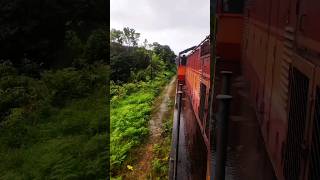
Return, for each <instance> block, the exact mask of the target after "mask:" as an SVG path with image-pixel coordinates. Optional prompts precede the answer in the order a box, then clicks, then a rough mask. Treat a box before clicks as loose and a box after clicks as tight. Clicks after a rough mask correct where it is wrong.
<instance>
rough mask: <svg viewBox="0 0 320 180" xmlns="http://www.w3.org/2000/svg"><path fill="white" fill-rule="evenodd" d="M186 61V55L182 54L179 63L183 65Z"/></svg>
mask: <svg viewBox="0 0 320 180" xmlns="http://www.w3.org/2000/svg"><path fill="white" fill-rule="evenodd" d="M186 63H187V57H186V56H185V55H183V56H182V57H181V65H182V66H185V65H186Z"/></svg>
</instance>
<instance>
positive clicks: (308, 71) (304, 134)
mask: <svg viewBox="0 0 320 180" xmlns="http://www.w3.org/2000/svg"><path fill="white" fill-rule="evenodd" d="M314 72H315V66H314V65H313V64H311V63H309V62H308V61H306V60H305V59H303V58H302V57H300V56H297V55H293V61H292V65H291V67H290V78H289V109H288V110H289V112H288V129H287V140H286V149H285V152H284V153H285V154H284V169H283V174H284V177H285V179H286V180H300V179H302V177H303V176H304V175H303V174H304V172H305V167H306V162H307V152H308V148H307V147H308V143H307V142H308V126H309V123H310V121H309V119H310V113H311V102H312V101H311V98H310V97H312V94H313V88H312V87H313V81H314Z"/></svg>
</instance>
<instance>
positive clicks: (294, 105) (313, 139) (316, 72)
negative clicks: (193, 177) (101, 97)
mask: <svg viewBox="0 0 320 180" xmlns="http://www.w3.org/2000/svg"><path fill="white" fill-rule="evenodd" d="M212 3H215V7H216V13H215V14H214V17H213V18H214V19H216V23H215V27H212V28H215V29H216V32H215V34H214V37H215V38H214V39H215V42H214V43H215V49H214V50H215V51H214V52H215V53H214V54H211V53H210V42H209V37H207V38H206V39H205V40H204V41H203V42H201V43H200V45H198V46H197V47H195V48H193V51H192V52H191V53H190V54H189V55H188V56H187V60H186V63H185V64H182V65H181V66H179V68H178V74H179V77H178V78H179V80H181V81H184V82H185V85H186V87H187V94H188V96H189V98H190V101H191V103H192V108H193V110H194V113H195V116H196V119H197V123H198V125H199V127H200V129H201V132H204V133H203V139H204V141H205V143H206V145H207V148H208V150H209V151H210V148H209V144H210V138H209V137H210V135H209V130H208V117H207V116H208V106H209V92H210V88H212V89H213V91H214V93H215V94H217V93H218V92H217V91H218V89H219V73H218V72H220V71H221V70H228V71H232V72H234V74H235V76H242V77H244V78H245V80H246V81H248V82H249V99H250V103H251V104H252V105H253V108H254V110H255V114H256V116H257V121H258V123H259V126H260V132H261V134H262V137H263V140H264V143H265V149H266V151H267V153H268V156H269V159H270V161H271V164H272V167H273V169H274V171H275V175H276V178H277V179H280V180H295V179H297V180H306V179H308V180H317V179H320V24H319V23H317V18H319V17H320V1H315V0H281V1H279V0H248V1H246V3H245V4H244V3H243V2H242V1H240V0H238V1H231V0H229V1H223V0H217V1H213V2H212ZM210 54H211V56H213V57H212V59H214V61H210ZM210 62H211V63H213V64H214V68H213V69H214V70H213V71H212V69H211V71H210ZM210 76H212V77H214V80H213V87H210ZM207 174H210V173H207Z"/></svg>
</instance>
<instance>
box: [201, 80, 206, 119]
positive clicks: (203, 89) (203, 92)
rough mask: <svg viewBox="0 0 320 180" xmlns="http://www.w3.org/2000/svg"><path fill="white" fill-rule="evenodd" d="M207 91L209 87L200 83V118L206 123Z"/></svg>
mask: <svg viewBox="0 0 320 180" xmlns="http://www.w3.org/2000/svg"><path fill="white" fill-rule="evenodd" d="M206 92H207V87H206V85H204V84H203V83H200V106H199V118H200V119H201V121H202V124H203V123H204V115H205V105H206Z"/></svg>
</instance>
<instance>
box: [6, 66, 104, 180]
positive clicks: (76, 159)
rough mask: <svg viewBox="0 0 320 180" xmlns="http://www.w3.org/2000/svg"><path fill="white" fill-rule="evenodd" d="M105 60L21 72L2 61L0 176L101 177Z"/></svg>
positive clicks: (8, 177) (42, 177)
mask: <svg viewBox="0 0 320 180" xmlns="http://www.w3.org/2000/svg"><path fill="white" fill-rule="evenodd" d="M108 71H109V66H107V65H104V64H96V65H87V66H86V67H83V68H80V69H77V68H65V69H60V70H50V71H46V72H44V73H43V74H42V75H41V77H40V78H39V79H38V78H32V77H28V76H23V75H21V74H19V73H18V72H17V70H16V69H15V68H14V67H13V66H12V65H10V63H2V64H0V97H1V98H0V112H1V114H0V115H1V121H0V130H1V131H0V142H1V144H0V161H1V163H0V179H4V180H7V179H8V180H9V179H10V180H11V179H105V177H106V176H107V172H106V169H107V163H108V144H107V141H106V140H107V138H108V136H107V134H106V129H107V124H106V122H107V119H108V117H107V108H108V105H109V103H108V101H107V98H106V88H108V87H106V81H107V77H108Z"/></svg>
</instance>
